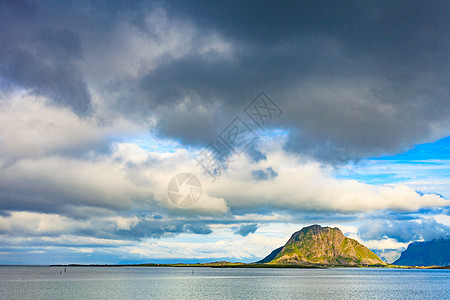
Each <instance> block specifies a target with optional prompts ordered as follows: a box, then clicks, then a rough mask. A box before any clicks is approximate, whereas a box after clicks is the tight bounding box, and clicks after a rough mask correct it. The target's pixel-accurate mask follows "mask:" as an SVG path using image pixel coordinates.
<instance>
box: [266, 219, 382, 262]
mask: <svg viewBox="0 0 450 300" xmlns="http://www.w3.org/2000/svg"><path fill="white" fill-rule="evenodd" d="M277 250H278V249H276V250H275V251H277ZM275 251H274V252H275ZM274 252H272V253H271V255H272V256H273V254H274ZM277 252H278V253H277V254H276V256H275V258H273V259H271V260H270V262H269V263H271V264H297V265H313V264H319V265H335V266H357V265H385V263H384V262H383V261H382V260H381V259H380V258H379V257H378V256H377V255H376V254H375V253H373V252H372V251H370V250H369V249H368V248H367V247H365V246H363V245H361V244H360V243H358V242H357V241H356V240H354V239H351V238H347V237H345V236H344V234H343V233H342V231H341V230H340V229H339V228H330V227H322V226H320V225H312V226H308V227H305V228H303V229H302V230H300V231H297V232H295V233H294V234H293V235H292V236H291V238H290V239H289V240H288V241H287V243H286V244H285V245H284V246H283V247H282V248H281V250H279V251H277ZM275 253H276V252H275ZM269 256H270V255H269ZM269 256H268V257H266V258H264V259H263V260H262V261H267V260H268V259H267V258H269Z"/></svg>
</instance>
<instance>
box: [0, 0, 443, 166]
mask: <svg viewBox="0 0 450 300" xmlns="http://www.w3.org/2000/svg"><path fill="white" fill-rule="evenodd" d="M2 7H3V8H4V9H3V13H2V16H3V17H2V21H1V22H2V24H1V25H2V28H3V30H2V33H1V34H0V38H1V44H2V45H4V47H2V49H1V50H0V60H1V76H2V79H3V80H2V81H4V80H7V81H11V82H12V83H13V84H16V85H18V86H21V87H25V88H28V89H31V90H33V91H34V92H35V93H38V94H42V95H46V96H49V97H51V98H52V99H53V100H54V101H55V102H56V103H59V104H60V105H66V106H68V107H70V108H71V109H72V110H73V111H75V112H77V113H78V114H79V115H85V114H87V113H89V112H91V111H92V109H93V108H92V104H91V96H90V93H89V90H88V88H93V87H94V85H93V84H92V85H91V83H90V82H89V80H88V79H87V77H88V76H87V75H89V74H86V73H83V72H82V71H81V70H80V68H79V66H80V64H82V63H85V64H88V65H93V66H94V68H95V69H98V70H102V69H103V67H104V66H102V65H100V64H101V62H97V61H85V59H86V55H83V54H85V52H86V51H85V50H86V49H90V51H93V50H92V49H97V50H95V51H106V53H108V54H114V52H115V51H116V50H117V49H115V48H114V47H111V44H110V43H111V41H112V40H114V38H116V37H117V35H119V34H127V32H125V33H124V32H122V33H120V31H114V30H115V29H117V28H118V26H119V25H120V24H128V25H129V26H131V28H134V29H135V30H136V31H137V32H139V36H140V37H144V38H146V39H148V40H152V41H154V42H159V43H160V42H161V39H164V38H165V35H164V32H163V33H162V35H158V34H157V33H158V30H159V29H158V28H155V27H156V25H155V24H152V25H148V23H146V22H147V17H148V16H149V15H151V14H153V13H155V12H158V13H161V10H162V11H163V12H164V15H165V18H166V19H165V20H166V21H167V22H168V25H170V24H172V23H176V24H178V25H179V28H180V29H183V28H192V37H191V39H190V40H187V41H186V43H187V44H186V45H185V49H187V50H186V53H184V54H179V55H164V54H163V55H162V56H161V57H160V58H159V59H157V63H156V64H155V65H154V67H152V68H150V70H149V71H147V72H145V73H144V74H140V75H139V76H138V77H137V78H132V79H130V78H127V79H121V78H123V77H120V76H119V77H117V78H115V79H113V80H112V81H111V82H110V79H104V80H105V81H104V82H100V84H98V83H97V85H95V87H97V88H98V87H100V89H98V90H97V92H99V93H100V94H102V93H103V96H104V97H105V99H107V106H109V109H110V110H112V111H114V110H116V112H117V113H119V114H123V115H125V116H126V117H128V118H131V119H134V120H136V121H138V120H139V117H140V118H142V119H144V118H147V117H148V116H149V115H152V114H157V116H156V117H157V119H158V120H159V123H158V126H157V128H158V130H159V131H160V133H161V134H162V135H166V136H169V137H174V138H177V139H179V140H180V141H183V142H185V143H187V144H198V143H207V142H208V141H209V140H210V139H211V138H212V137H214V134H216V133H218V132H220V130H221V129H222V128H223V127H224V126H226V124H227V122H229V121H230V120H232V119H233V117H234V116H235V115H236V114H237V113H239V112H240V111H241V110H242V108H243V107H245V105H246V104H247V103H248V102H250V101H251V100H252V99H253V98H254V97H255V96H256V95H257V94H258V92H259V91H261V90H264V91H266V92H267V93H268V94H269V95H271V97H272V98H273V99H274V100H275V101H276V102H277V104H278V105H279V106H280V107H281V108H282V109H283V111H284V112H285V114H284V115H283V117H282V118H281V119H280V120H279V121H277V123H274V124H272V125H273V126H277V127H284V128H286V129H288V130H289V131H290V136H289V141H288V144H287V147H288V149H290V150H292V151H296V152H302V153H305V154H308V155H311V156H314V157H316V158H319V159H322V160H326V161H334V162H335V161H346V160H351V159H359V158H364V157H367V156H372V155H380V154H386V153H395V152H398V151H402V150H404V149H407V148H409V147H411V146H412V145H414V144H417V143H421V142H425V141H431V140H433V139H436V138H438V137H442V136H445V135H448V131H449V127H450V124H449V122H448V120H449V117H450V101H449V98H450V92H449V86H450V79H449V78H450V76H449V73H450V72H449V67H448V66H449V65H450V61H449V55H448V53H450V51H449V50H450V49H449V48H450V47H449V44H450V43H449V29H448V28H450V21H449V18H448V15H449V12H450V4H449V3H448V2H447V1H433V2H424V1H396V2H391V1H381V2H370V1H346V2H344V3H342V2H336V1H301V2H300V1H298V2H289V3H282V4H281V3H279V2H276V1H246V2H242V1H227V2H210V1H189V2H186V3H180V2H178V1H155V2H150V3H148V2H146V3H144V2H140V1H133V2H132V3H131V4H124V3H122V2H108V4H104V3H101V2H96V1H86V2H77V3H76V5H75V4H64V3H59V2H46V3H38V4H36V3H33V4H29V3H28V2H22V5H18V4H11V3H10V4H3V6H2ZM177 22H178V23H177ZM180 24H182V25H180ZM163 30H164V29H163ZM209 36H216V37H219V38H220V39H221V40H222V41H223V42H225V43H227V45H228V46H229V49H228V50H226V51H225V52H226V53H225V54H224V53H220V51H219V52H217V51H215V50H212V51H206V52H205V51H204V49H203V48H202V47H204V46H208V45H209V44H208V43H210V44H211V43H213V42H211V41H210V40H209ZM119 40H120V39H119ZM202 49H203V50H202ZM117 51H119V50H117ZM148 51H149V53H150V54H151V51H152V50H148ZM121 53H122V52H118V54H117V56H114V55H111V57H112V58H114V60H112V61H107V63H108V64H117V63H120V62H121V59H122V57H123V55H121ZM90 57H91V59H92V57H95V56H90ZM97 57H98V56H97ZM102 63H103V64H105V62H102ZM123 63H124V64H126V63H127V62H126V61H124V62H123ZM96 64H98V66H97V65H96ZM99 72H101V71H99ZM104 72H106V71H104ZM108 76H109V73H104V74H101V73H100V75H99V77H100V78H109V77H108ZM100 81H101V79H100ZM187 98H189V99H190V100H189V101H190V102H189V103H187V104H186V103H185V101H186V99H187ZM182 103H185V106H180V104H182ZM186 124H189V126H186Z"/></svg>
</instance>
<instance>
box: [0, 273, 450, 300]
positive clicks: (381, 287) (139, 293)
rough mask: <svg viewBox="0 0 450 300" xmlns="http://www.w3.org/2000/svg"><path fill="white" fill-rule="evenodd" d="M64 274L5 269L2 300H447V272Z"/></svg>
mask: <svg viewBox="0 0 450 300" xmlns="http://www.w3.org/2000/svg"><path fill="white" fill-rule="evenodd" d="M61 270H64V268H60V267H0V299H450V270H398V269H397V270H396V269H359V268H355V269H347V268H346V269H211V268H144V267H134V268H133V267H120V268H91V267H78V268H76V267H69V268H67V273H64V272H63V273H62V274H61V275H60V273H59V272H60V271H61ZM192 271H194V274H192Z"/></svg>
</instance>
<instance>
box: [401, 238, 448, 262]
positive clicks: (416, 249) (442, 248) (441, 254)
mask: <svg viewBox="0 0 450 300" xmlns="http://www.w3.org/2000/svg"><path fill="white" fill-rule="evenodd" d="M394 265H401V266H449V265H450V239H446V240H432V241H429V242H415V243H411V244H409V246H408V248H407V249H406V250H405V251H404V252H402V254H401V256H400V258H399V259H398V260H396V261H395V262H394Z"/></svg>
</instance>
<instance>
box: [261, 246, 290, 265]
mask: <svg viewBox="0 0 450 300" xmlns="http://www.w3.org/2000/svg"><path fill="white" fill-rule="evenodd" d="M281 249H283V247H280V248H277V249H275V250H273V251H272V252H270V254H269V255H267V256H266V257H264V258H263V259H261V260H258V261H257V262H255V264H266V263H268V262H270V261H271V260H273V259H274V258H275V257H276V256H277V255H278V253H280V251H281Z"/></svg>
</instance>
